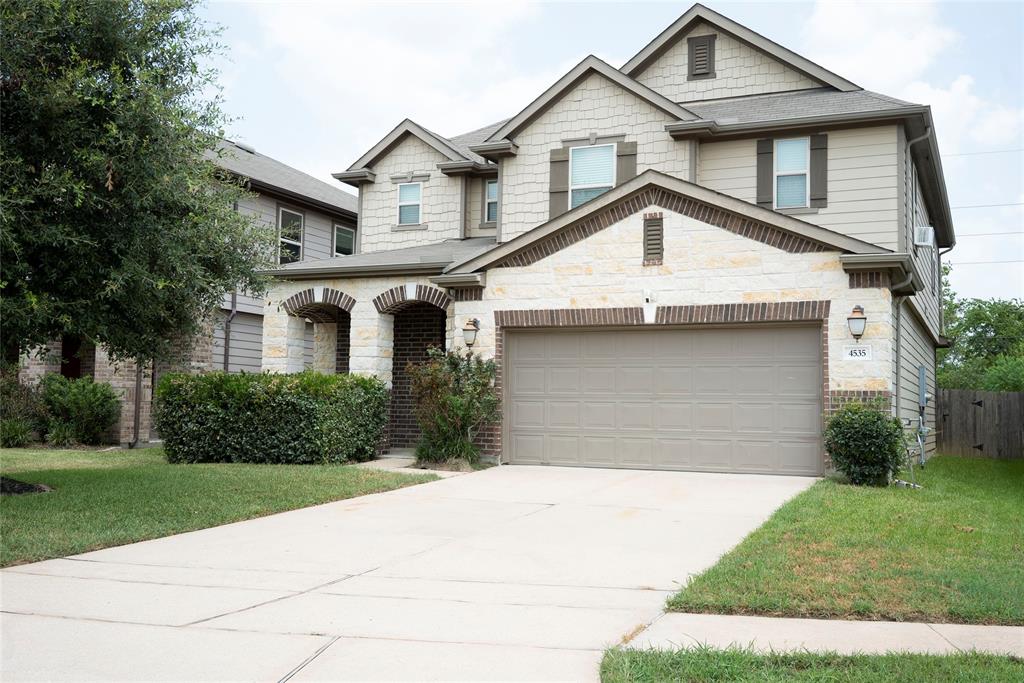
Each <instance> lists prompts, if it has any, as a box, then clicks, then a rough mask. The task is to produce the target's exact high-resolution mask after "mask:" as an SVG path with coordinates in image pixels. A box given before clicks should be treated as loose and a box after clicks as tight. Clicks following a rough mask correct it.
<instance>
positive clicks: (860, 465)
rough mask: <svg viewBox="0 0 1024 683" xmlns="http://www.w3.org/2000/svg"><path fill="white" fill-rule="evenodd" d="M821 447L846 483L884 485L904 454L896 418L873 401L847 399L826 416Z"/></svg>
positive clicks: (900, 463)
mask: <svg viewBox="0 0 1024 683" xmlns="http://www.w3.org/2000/svg"><path fill="white" fill-rule="evenodd" d="M825 450H827V451H828V454H829V455H830V456H831V457H832V464H833V465H835V468H836V469H837V470H839V471H840V472H842V473H843V474H844V475H846V478H847V479H849V480H850V483H853V484H858V485H869V486H885V485H886V484H888V483H889V480H890V479H891V478H892V476H893V475H894V474H896V472H897V471H899V469H900V466H901V465H902V464H903V458H904V456H905V455H906V446H905V444H904V441H903V429H902V427H900V422H899V420H897V419H896V418H894V417H891V416H890V415H889V414H888V413H887V412H886V411H884V410H883V409H882V407H881V406H880V405H878V404H875V403H849V404H847V405H845V406H843V407H842V408H840V409H839V410H838V411H837V412H836V413H835V415H833V416H832V417H831V418H829V421H828V425H827V426H826V428H825Z"/></svg>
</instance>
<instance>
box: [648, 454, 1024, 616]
mask: <svg viewBox="0 0 1024 683" xmlns="http://www.w3.org/2000/svg"><path fill="white" fill-rule="evenodd" d="M917 476H918V482H919V483H921V484H923V485H924V488H923V489H921V490H910V489H904V488H896V487H890V488H864V487H855V486H849V485H845V484H840V483H837V482H835V481H832V480H825V481H821V482H818V483H816V484H815V485H814V486H812V487H811V488H810V489H808V490H807V491H805V492H804V493H802V494H800V495H799V496H797V497H796V498H794V499H793V500H791V501H790V502H789V503H787V504H786V505H784V506H783V507H782V508H780V509H779V511H778V512H776V513H775V515H774V516H772V518H771V519H769V520H768V522H766V523H765V524H764V526H762V527H761V528H759V529H758V530H756V531H755V532H753V533H752V534H750V536H748V537H747V538H746V539H745V540H744V541H743V542H742V543H741V544H740V545H739V546H737V547H736V548H735V549H733V550H732V551H731V552H729V553H728V554H726V555H725V556H724V557H723V558H722V559H721V560H720V561H719V562H718V564H716V565H715V566H714V567H712V568H711V569H709V570H707V571H706V572H704V573H703V574H701V575H699V576H697V577H695V578H694V579H693V580H692V581H691V582H690V583H689V584H688V585H687V586H686V588H684V589H683V590H682V591H680V592H679V593H677V594H676V595H675V596H673V597H672V598H671V599H670V600H669V604H668V608H669V609H670V610H674V611H684V612H714V613H719V614H766V615H775V616H790V617H827V618H852V619H890V620H906V621H943V622H963V623H983V624H1014V625H1020V624H1024V461H996V460H987V459H984V460H983V459H978V460H969V459H963V458H953V457H938V458H934V459H932V460H931V461H929V462H928V465H927V467H926V468H925V469H924V471H923V472H922V471H921V470H918V473H917Z"/></svg>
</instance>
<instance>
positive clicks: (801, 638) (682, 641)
mask: <svg viewBox="0 0 1024 683" xmlns="http://www.w3.org/2000/svg"><path fill="white" fill-rule="evenodd" d="M696 645H709V646H712V647H718V648H727V647H730V646H737V647H749V648H752V649H754V650H756V651H759V652H772V651H774V652H791V651H803V650H810V651H818V652H825V651H832V652H838V653H840V654H853V653H855V652H860V653H865V654H882V653H885V652H889V651H900V652H915V653H927V654H952V653H956V652H958V651H959V652H967V651H970V650H977V651H979V652H990V653H992V654H1008V655H1016V656H1018V657H1024V627H1021V626H976V625H968V624H925V623H919V622H896V621H841V620H837V619H828V620H826V619H787V618H777V617H751V616H738V615H722V614H683V613H668V614H664V615H662V616H661V617H659V618H657V619H656V620H655V621H654V622H653V623H652V624H651V625H650V626H649V627H648V628H647V629H645V630H644V631H643V632H641V633H640V634H638V635H637V637H636V638H634V639H632V640H631V641H630V642H629V647H630V648H634V649H641V650H644V649H649V648H654V649H659V650H678V649H682V648H687V647H693V646H696Z"/></svg>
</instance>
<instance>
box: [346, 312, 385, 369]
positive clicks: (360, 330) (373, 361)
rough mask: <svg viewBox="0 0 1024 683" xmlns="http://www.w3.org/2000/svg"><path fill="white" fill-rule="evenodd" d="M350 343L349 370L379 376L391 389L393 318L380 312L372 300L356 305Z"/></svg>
mask: <svg viewBox="0 0 1024 683" xmlns="http://www.w3.org/2000/svg"><path fill="white" fill-rule="evenodd" d="M351 340H352V343H351V351H350V360H349V371H350V372H351V373H352V374H356V375H367V376H373V377H377V378H379V379H381V380H383V381H384V382H385V383H387V385H388V386H391V359H392V357H393V355H394V343H395V318H394V316H392V315H388V314H383V313H378V312H377V309H376V307H375V306H374V305H373V302H371V301H360V302H358V303H356V305H355V306H354V307H353V308H352V331H351Z"/></svg>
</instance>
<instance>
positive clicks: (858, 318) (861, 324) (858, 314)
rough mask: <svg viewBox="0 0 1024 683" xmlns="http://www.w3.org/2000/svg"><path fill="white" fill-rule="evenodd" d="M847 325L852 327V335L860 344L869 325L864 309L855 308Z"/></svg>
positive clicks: (861, 307)
mask: <svg viewBox="0 0 1024 683" xmlns="http://www.w3.org/2000/svg"><path fill="white" fill-rule="evenodd" d="M846 324H847V325H849V326H850V334H852V335H853V338H854V339H856V340H857V341H858V342H859V341H860V338H861V337H863V336H864V328H865V327H867V324H868V319H867V316H865V315H864V307H863V306H854V307H853V312H852V313H850V317H849V318H847V319H846Z"/></svg>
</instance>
